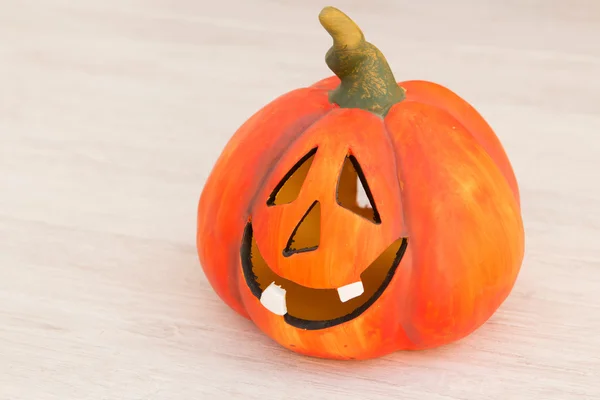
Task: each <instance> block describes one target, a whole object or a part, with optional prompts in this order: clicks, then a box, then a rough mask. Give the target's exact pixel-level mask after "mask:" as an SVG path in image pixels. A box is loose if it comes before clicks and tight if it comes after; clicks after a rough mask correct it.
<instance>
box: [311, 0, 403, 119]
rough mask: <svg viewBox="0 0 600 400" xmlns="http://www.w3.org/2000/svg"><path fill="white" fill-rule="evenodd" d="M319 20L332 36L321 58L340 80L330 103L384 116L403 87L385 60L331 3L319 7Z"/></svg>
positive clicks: (399, 97)
mask: <svg viewBox="0 0 600 400" xmlns="http://www.w3.org/2000/svg"><path fill="white" fill-rule="evenodd" d="M319 21H320V22H321V25H323V28H325V30H326V31H327V32H328V33H329V34H330V35H331V37H332V38H333V46H332V47H331V48H330V49H329V51H327V55H326V56H325V62H326V63H327V66H328V67H329V68H330V69H331V70H332V71H333V73H335V74H336V75H337V76H338V78H340V80H341V83H340V85H339V86H338V87H337V88H336V89H334V90H332V91H331V92H330V94H329V100H330V101H331V102H332V103H335V104H337V105H339V106H340V107H342V108H361V109H363V110H367V111H370V112H372V113H374V114H377V115H381V116H385V115H386V114H387V112H388V111H389V109H390V108H391V107H392V106H393V105H394V104H396V103H398V102H400V101H402V100H404V98H405V91H404V89H402V88H401V87H400V86H398V84H397V83H396V79H395V78H394V74H393V73H392V70H391V69H390V66H389V65H388V62H387V60H386V59H385V57H384V56H383V54H382V53H381V51H379V49H378V48H377V47H375V46H373V45H372V44H371V43H369V42H367V41H366V40H365V36H364V35H363V33H362V31H361V30H360V28H359V27H358V25H356V23H355V22H354V21H352V20H351V19H350V18H349V17H348V16H347V15H346V14H344V13H343V12H341V11H340V10H338V9H337V8H335V7H325V8H323V10H322V11H321V13H320V14H319Z"/></svg>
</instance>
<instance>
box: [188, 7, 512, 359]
mask: <svg viewBox="0 0 600 400" xmlns="http://www.w3.org/2000/svg"><path fill="white" fill-rule="evenodd" d="M319 19H320V21H321V24H322V25H323V27H324V28H325V29H326V30H327V31H328V32H329V34H330V35H331V36H332V37H333V46H332V48H331V49H330V50H329V52H328V53H327V57H326V62H327V65H328V66H329V67H330V69H331V70H332V71H333V72H334V73H335V74H336V76H333V77H331V78H327V79H325V80H323V81H320V82H318V83H316V84H314V85H312V86H310V87H306V88H301V89H297V90H294V91H292V92H289V93H287V94H285V95H283V96H281V97H280V98H278V99H276V100H274V101H273V102H272V103H270V104H268V105H267V106H265V107H264V108H263V109H261V110H260V111H258V112H257V113H256V114H255V115H254V116H252V117H251V118H250V119H249V120H248V121H247V122H246V123H244V124H243V126H242V127H240V129H239V130H238V131H237V132H236V133H235V135H234V136H233V138H232V139H231V140H230V142H229V143H228V144H227V146H226V147H225V149H224V150H223V153H222V154H221V156H220V158H219V159H218V161H217V163H216V165H215V166H214V168H213V171H212V172H211V174H210V176H209V178H208V180H207V181H206V184H205V187H204V189H203V192H202V195H201V197H200V203H199V209H198V236H197V246H198V254H199V258H200V262H201V264H202V266H203V268H204V271H205V273H206V276H207V278H208V281H209V282H210V284H211V285H212V287H213V288H214V290H215V291H216V293H217V294H218V295H219V296H220V297H221V298H222V299H223V301H224V302H225V303H227V304H228V305H229V306H230V307H231V308H233V309H234V310H235V311H237V312H238V313H239V314H241V315H242V316H244V317H246V318H249V319H251V320H252V321H254V323H255V324H256V325H257V326H258V328H260V329H261V330H262V331H263V332H264V333H266V334H267V335H268V336H270V337H271V338H272V339H274V340H276V341H277V342H278V343H280V344H281V345H283V346H285V347H287V348H289V349H291V350H293V351H296V352H298V353H302V354H306V355H311V356H316V357H324V358H335V359H366V358H373V357H377V356H381V355H384V354H387V353H390V352H392V351H397V350H402V349H425V348H431V347H435V346H439V345H442V344H445V343H449V342H452V341H455V340H458V339H460V338H463V337H465V336H466V335H468V334H470V333H471V332H473V331H474V330H475V329H477V328H478V327H479V326H481V325H482V324H483V323H484V322H485V321H486V320H487V319H488V318H489V317H490V316H491V315H492V314H493V313H494V312H495V311H496V309H497V308H498V307H499V306H500V304H501V303H502V302H503V301H504V300H505V298H506V297H507V296H508V294H509V293H510V291H511V290H512V287H513V284H514V282H515V280H516V278H517V274H518V271H519V269H520V266H521V262H522V259H523V253H524V233H523V224H522V219H521V212H520V204H519V191H518V187H517V182H516V180H515V176H514V173H513V170H512V167H511V164H510V162H509V160H508V158H507V156H506V154H505V151H504V149H503V147H502V145H501V143H500V142H499V140H498V138H497V137H496V135H495V134H494V132H493V131H492V129H491V128H490V127H489V126H488V124H487V123H486V122H485V120H484V119H483V118H482V117H481V116H480V115H479V114H478V112H477V111H476V110H475V109H474V108H473V107H471V106H470V105H469V104H468V103H467V102H466V101H465V100H463V99H462V98H460V97H459V96H458V95H456V94H455V93H453V92H452V91H450V90H448V89H446V88H444V87H442V86H440V85H437V84H435V83H431V82H424V81H408V82H400V83H396V81H395V79H394V76H393V74H392V72H391V70H390V68H389V66H388V64H387V61H386V60H385V58H384V57H383V55H382V54H381V52H380V51H379V50H378V49H377V48H376V47H375V46H373V45H372V44H371V43H368V42H366V41H365V38H364V36H363V34H362V32H361V30H360V29H359V28H358V27H357V26H356V24H355V23H354V22H353V21H352V20H351V19H350V18H348V17H347V16H346V15H345V14H343V13H342V12H341V11H339V10H337V9H335V8H333V7H326V8H325V9H323V11H322V12H321V14H320V15H319ZM361 194H362V195H363V197H362V198H361V197H360V195H361Z"/></svg>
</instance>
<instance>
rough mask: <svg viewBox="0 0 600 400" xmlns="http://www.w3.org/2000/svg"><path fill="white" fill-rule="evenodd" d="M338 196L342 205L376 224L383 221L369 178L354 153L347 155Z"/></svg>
mask: <svg viewBox="0 0 600 400" xmlns="http://www.w3.org/2000/svg"><path fill="white" fill-rule="evenodd" d="M336 196H337V202H338V204H339V205H340V206H342V207H344V208H346V209H348V210H350V211H352V212H353V213H355V214H358V215H360V216H362V217H364V218H366V219H368V220H369V221H371V222H373V223H375V224H380V223H381V218H380V216H379V211H377V207H376V206H375V200H373V194H372V193H371V189H370V188H369V185H368V183H367V179H366V178H365V175H364V174H363V171H362V169H361V167H360V165H359V164H358V160H357V159H356V158H355V157H354V156H353V155H349V156H347V157H346V160H345V161H344V166H343V167H342V172H341V174H340V178H339V181H338V187H337V193H336Z"/></svg>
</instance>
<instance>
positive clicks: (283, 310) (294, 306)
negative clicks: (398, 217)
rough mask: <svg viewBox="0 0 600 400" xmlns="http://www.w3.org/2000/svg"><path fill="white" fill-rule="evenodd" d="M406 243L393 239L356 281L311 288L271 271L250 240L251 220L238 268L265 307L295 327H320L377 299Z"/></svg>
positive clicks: (345, 317)
mask: <svg viewBox="0 0 600 400" xmlns="http://www.w3.org/2000/svg"><path fill="white" fill-rule="evenodd" d="M407 245H408V241H407V239H406V238H400V239H398V240H396V241H395V242H393V243H392V244H391V245H390V246H389V247H388V248H387V249H386V250H385V251H384V252H383V253H381V255H380V256H379V257H378V258H377V259H376V260H375V261H374V262H373V263H371V265H369V267H368V268H367V269H366V270H365V271H364V272H363V273H362V274H361V280H360V281H359V282H355V283H353V284H350V285H347V286H345V287H343V288H339V289H314V288H309V287H306V286H302V285H299V284H297V283H295V282H293V281H290V280H288V279H285V278H282V277H280V276H279V275H277V274H276V273H275V272H273V270H271V268H270V267H269V266H268V265H267V263H266V262H265V260H264V259H263V257H262V255H261V254H260V251H259V249H258V246H257V244H256V241H255V239H254V236H253V230H252V222H248V224H247V225H246V228H245V230H244V237H243V241H242V248H241V261H242V270H243V274H244V278H245V280H246V284H247V285H248V287H249V288H250V291H251V292H252V294H254V296H256V297H257V298H258V299H259V300H261V303H262V304H263V305H264V306H265V308H267V309H269V310H270V311H272V312H274V313H276V314H278V315H283V318H284V320H285V321H286V322H287V323H288V324H289V325H291V326H294V327H296V328H300V329H306V330H317V329H324V328H328V327H331V326H335V325H339V324H342V323H344V322H347V321H350V320H352V319H354V318H356V317H358V316H359V315H361V314H362V313H363V312H365V311H366V310H367V309H368V308H369V307H370V306H371V305H372V304H373V303H375V301H377V299H378V298H379V297H380V296H381V295H382V294H383V292H384V291H385V289H386V288H387V286H388V285H389V283H390V282H391V280H392V278H393V277H394V274H395V272H396V270H397V268H398V265H399V264H400V261H401V260H402V256H403V255H404V252H405V251H406V247H407ZM360 286H362V287H363V291H362V294H360ZM357 294H358V295H357ZM348 297H352V298H350V299H348ZM342 300H346V301H342Z"/></svg>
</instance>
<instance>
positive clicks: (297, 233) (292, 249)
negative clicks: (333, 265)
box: [283, 201, 321, 257]
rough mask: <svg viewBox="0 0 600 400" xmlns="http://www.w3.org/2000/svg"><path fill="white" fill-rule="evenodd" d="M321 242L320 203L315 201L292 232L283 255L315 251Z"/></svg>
mask: <svg viewBox="0 0 600 400" xmlns="http://www.w3.org/2000/svg"><path fill="white" fill-rule="evenodd" d="M320 240H321V203H319V202H318V201H315V202H314V203H313V204H312V205H311V206H310V207H309V209H308V211H306V214H304V216H303V217H302V219H301V220H300V222H299V223H298V225H297V226H296V228H295V229H294V231H293V232H292V234H291V236H290V238H289V240H288V242H287V246H285V249H284V250H283V255H284V256H285V257H289V256H291V255H292V254H296V253H304V252H307V251H313V250H316V249H317V248H318V247H319V242H320Z"/></svg>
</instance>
